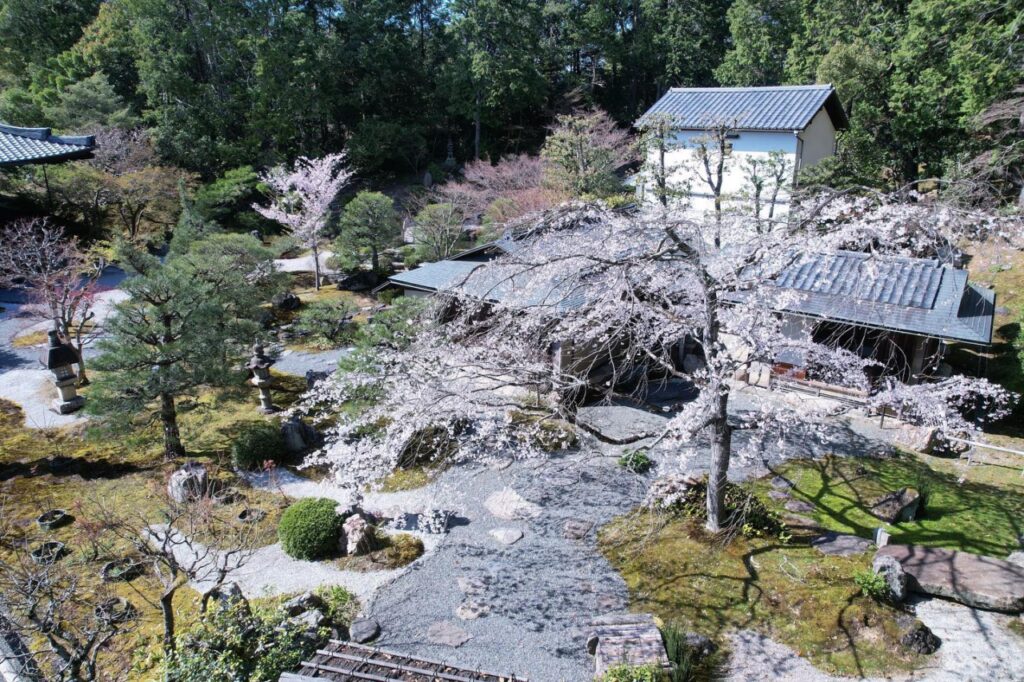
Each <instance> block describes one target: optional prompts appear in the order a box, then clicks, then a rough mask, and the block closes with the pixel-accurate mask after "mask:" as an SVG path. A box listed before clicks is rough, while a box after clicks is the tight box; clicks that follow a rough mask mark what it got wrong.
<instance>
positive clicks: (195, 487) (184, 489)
mask: <svg viewBox="0 0 1024 682" xmlns="http://www.w3.org/2000/svg"><path fill="white" fill-rule="evenodd" d="M209 490H210V479H209V477H208V476H207V474H206V467H204V466H203V465H202V464H198V463H196V462H188V463H187V464H186V465H185V466H183V467H181V468H180V469H178V470H177V471H175V472H174V473H173V474H171V478H170V479H169V480H168V481H167V495H168V496H169V497H170V498H171V499H172V500H174V501H175V502H177V503H178V504H186V503H188V502H194V501H196V500H198V499H200V498H201V497H203V496H205V495H206V494H207V493H208V492H209Z"/></svg>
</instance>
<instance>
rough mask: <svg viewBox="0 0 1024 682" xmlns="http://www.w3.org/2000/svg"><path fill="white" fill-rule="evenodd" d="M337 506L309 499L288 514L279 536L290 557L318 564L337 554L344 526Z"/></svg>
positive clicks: (323, 499) (302, 501)
mask: <svg viewBox="0 0 1024 682" xmlns="http://www.w3.org/2000/svg"><path fill="white" fill-rule="evenodd" d="M337 506H338V503H337V502H335V501H334V500H329V499H327V498H324V497H319V498H314V497H308V498H306V499H304V500H299V501H298V502H296V503H295V504H293V505H291V506H290V507H288V509H286V510H285V511H284V514H282V515H281V523H280V525H279V526H278V527H277V536H278V539H280V541H281V547H282V548H283V549H284V551H285V552H286V553H287V554H288V556H291V557H294V558H296V559H304V560H306V561H316V560H318V559H324V558H327V557H329V556H331V555H332V554H334V553H335V552H336V551H337V549H338V536H339V535H340V533H341V523H342V519H341V517H340V516H338V513H337V512H336V511H334V508H335V507H337Z"/></svg>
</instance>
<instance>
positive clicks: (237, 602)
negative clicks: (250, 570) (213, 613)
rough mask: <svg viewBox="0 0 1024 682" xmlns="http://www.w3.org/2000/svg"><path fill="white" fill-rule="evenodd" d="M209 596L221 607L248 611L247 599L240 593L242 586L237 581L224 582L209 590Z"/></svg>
mask: <svg viewBox="0 0 1024 682" xmlns="http://www.w3.org/2000/svg"><path fill="white" fill-rule="evenodd" d="M209 598H210V600H211V601H213V602H215V603H216V604H217V605H218V606H219V607H220V608H221V609H231V608H239V609H241V610H242V611H243V612H244V613H249V600H248V599H246V598H245V595H244V594H242V588H240V587H239V586H238V584H237V583H224V584H223V585H221V586H220V587H218V588H217V589H215V590H213V591H212V592H210V594H209Z"/></svg>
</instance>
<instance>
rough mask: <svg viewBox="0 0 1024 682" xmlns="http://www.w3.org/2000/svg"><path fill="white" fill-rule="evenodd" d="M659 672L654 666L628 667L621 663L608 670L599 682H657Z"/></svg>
mask: <svg viewBox="0 0 1024 682" xmlns="http://www.w3.org/2000/svg"><path fill="white" fill-rule="evenodd" d="M660 679H661V671H659V670H658V668H657V666H654V665H628V664H626V663H621V664H619V665H613V666H612V667H611V668H608V671H607V672H606V673H605V674H604V675H603V676H602V677H601V682H659V680H660Z"/></svg>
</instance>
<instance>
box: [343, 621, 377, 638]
mask: <svg viewBox="0 0 1024 682" xmlns="http://www.w3.org/2000/svg"><path fill="white" fill-rule="evenodd" d="M378 635H380V623H378V622H377V621H375V620H374V619H372V618H356V619H355V620H354V621H352V625H350V626H349V628H348V637H349V639H351V640H352V641H353V642H356V643H357V644H366V643H367V642H371V641H373V640H375V639H377V636H378Z"/></svg>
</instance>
